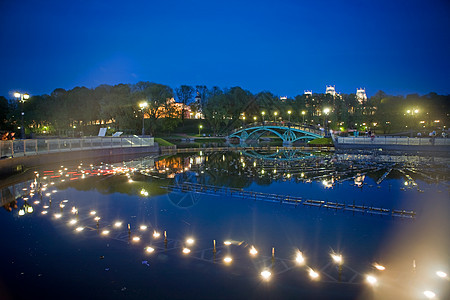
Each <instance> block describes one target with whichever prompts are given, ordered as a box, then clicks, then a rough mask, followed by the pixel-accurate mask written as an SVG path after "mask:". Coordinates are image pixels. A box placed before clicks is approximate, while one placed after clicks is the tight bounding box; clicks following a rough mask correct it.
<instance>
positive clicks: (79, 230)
mask: <svg viewBox="0 0 450 300" xmlns="http://www.w3.org/2000/svg"><path fill="white" fill-rule="evenodd" d="M75 230H76V231H77V232H81V231H83V230H84V227H77V228H76V229H75Z"/></svg>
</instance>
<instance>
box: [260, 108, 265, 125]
mask: <svg viewBox="0 0 450 300" xmlns="http://www.w3.org/2000/svg"><path fill="white" fill-rule="evenodd" d="M261 115H262V117H263V126H264V116H265V115H266V112H265V111H263V112H261Z"/></svg>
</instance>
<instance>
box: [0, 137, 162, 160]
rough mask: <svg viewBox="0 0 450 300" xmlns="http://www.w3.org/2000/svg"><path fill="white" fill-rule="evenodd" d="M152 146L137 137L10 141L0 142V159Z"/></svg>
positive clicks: (151, 139) (146, 140)
mask: <svg viewBox="0 0 450 300" xmlns="http://www.w3.org/2000/svg"><path fill="white" fill-rule="evenodd" d="M154 145H155V141H154V138H141V137H137V136H132V137H85V138H68V139H24V140H10V141H0V157H1V158H7V157H21V156H31V155H39V154H47V153H58V152H69V151H80V150H94V149H111V148H125V147H153V146H154Z"/></svg>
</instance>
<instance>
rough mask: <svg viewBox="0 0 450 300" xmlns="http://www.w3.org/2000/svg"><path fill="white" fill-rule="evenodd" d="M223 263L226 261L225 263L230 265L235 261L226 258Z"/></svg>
mask: <svg viewBox="0 0 450 300" xmlns="http://www.w3.org/2000/svg"><path fill="white" fill-rule="evenodd" d="M223 261H224V263H226V264H230V263H231V262H232V261H233V259H232V258H231V257H229V256H227V257H225V258H224V259H223Z"/></svg>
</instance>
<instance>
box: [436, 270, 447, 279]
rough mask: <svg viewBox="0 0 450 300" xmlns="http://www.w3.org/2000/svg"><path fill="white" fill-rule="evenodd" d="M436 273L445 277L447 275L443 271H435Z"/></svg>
mask: <svg viewBox="0 0 450 300" xmlns="http://www.w3.org/2000/svg"><path fill="white" fill-rule="evenodd" d="M436 275H437V276H439V277H441V278H446V277H447V273H445V272H443V271H437V272H436Z"/></svg>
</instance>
